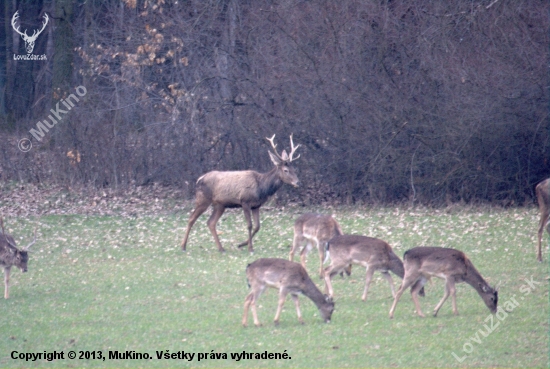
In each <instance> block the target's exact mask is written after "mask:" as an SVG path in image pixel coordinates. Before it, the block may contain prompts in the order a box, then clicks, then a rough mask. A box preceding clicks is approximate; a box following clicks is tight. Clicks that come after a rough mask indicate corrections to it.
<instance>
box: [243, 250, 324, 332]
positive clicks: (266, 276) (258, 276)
mask: <svg viewBox="0 0 550 369" xmlns="http://www.w3.org/2000/svg"><path fill="white" fill-rule="evenodd" d="M246 278H247V280H248V285H249V286H250V288H251V291H250V293H249V294H248V295H247V296H246V299H245V300H244V315H243V321H242V324H243V326H244V327H246V326H247V324H248V323H247V322H248V309H249V308H250V307H251V308H252V316H253V318H254V324H255V325H256V326H257V327H258V326H260V325H261V323H260V321H259V320H258V313H257V311H256V302H257V301H258V299H259V298H260V295H261V294H262V292H263V291H264V290H265V289H266V287H272V288H277V289H278V290H279V303H278V306H277V313H276V314H275V319H274V323H275V325H278V324H279V317H280V316H281V311H282V309H283V304H284V303H285V299H286V296H287V294H289V293H290V296H291V297H292V300H293V301H294V304H295V305H296V313H297V314H298V320H299V321H300V323H301V324H304V320H303V319H302V313H301V312H300V302H299V301H298V295H299V294H303V295H305V296H307V297H309V298H310V299H311V301H313V303H314V304H315V305H316V306H317V308H318V309H319V312H320V313H321V317H322V318H323V320H324V321H325V323H330V318H331V316H332V312H333V311H334V302H333V301H332V299H331V298H330V297H328V296H326V295H323V293H322V292H321V291H319V289H318V288H317V286H315V283H313V281H312V280H311V278H309V275H308V274H307V272H306V270H305V268H304V267H303V266H302V265H300V264H298V263H295V262H293V261H288V260H284V259H258V260H256V261H255V262H253V263H252V264H248V266H247V267H246Z"/></svg>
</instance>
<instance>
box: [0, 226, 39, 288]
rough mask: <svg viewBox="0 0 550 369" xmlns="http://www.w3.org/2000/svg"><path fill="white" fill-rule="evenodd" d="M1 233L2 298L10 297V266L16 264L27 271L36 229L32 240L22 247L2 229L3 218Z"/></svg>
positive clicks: (23, 270)
mask: <svg viewBox="0 0 550 369" xmlns="http://www.w3.org/2000/svg"><path fill="white" fill-rule="evenodd" d="M0 226H1V228H2V234H1V235H0V266H1V267H3V268H4V298H5V299H7V298H9V297H10V288H9V286H10V271H11V267H12V266H16V267H18V268H19V269H21V271H22V272H23V273H25V272H26V271H27V262H28V260H29V254H28V251H29V248H30V247H31V246H32V245H33V244H34V243H35V242H36V231H35V232H34V240H33V241H32V242H31V243H30V244H28V245H27V246H26V247H23V248H22V249H18V248H17V246H16V245H15V240H14V239H13V237H12V236H11V235H9V234H7V233H6V231H5V230H4V220H3V219H2V218H0Z"/></svg>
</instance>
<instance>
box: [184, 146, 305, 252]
mask: <svg viewBox="0 0 550 369" xmlns="http://www.w3.org/2000/svg"><path fill="white" fill-rule="evenodd" d="M266 139H267V140H268V141H269V142H270V143H271V147H272V148H273V152H271V151H269V150H268V153H269V157H270V158H271V161H272V162H273V164H274V166H275V167H274V168H273V169H272V170H271V171H269V172H267V173H258V172H256V171H253V170H242V171H211V172H208V173H206V174H204V175H202V176H201V177H199V179H198V180H197V189H196V193H195V210H193V213H192V214H191V216H190V217H189V221H188V223H187V229H186V231H185V236H184V238H183V242H182V243H181V248H182V250H183V251H186V245H187V239H188V238H189V232H190V231H191V227H193V224H195V221H196V220H197V218H198V217H199V216H201V214H202V213H204V212H205V211H206V209H208V207H209V206H210V205H212V207H213V208H214V210H213V211H212V215H211V216H210V218H209V219H208V221H207V222H206V223H207V225H208V228H209V229H210V232H211V233H212V236H213V237H214V241H215V242H216V245H217V246H218V250H219V251H220V252H225V249H224V248H223V247H222V244H221V243H220V240H219V238H218V233H217V232H216V223H218V220H219V219H220V217H221V216H222V215H223V213H224V211H225V209H226V208H239V207H240V208H242V209H243V213H244V216H245V218H246V222H247V225H248V239H247V240H246V241H244V242H242V243H240V244H239V245H238V247H243V246H245V245H248V251H249V252H250V253H253V252H254V249H253V246H252V238H253V237H254V235H255V234H256V233H257V232H258V231H259V230H260V207H261V206H262V205H263V204H264V203H265V202H266V201H267V200H268V199H269V197H270V196H272V195H273V194H275V192H277V190H278V189H279V188H280V187H281V186H282V185H283V183H287V184H290V185H292V186H294V187H299V184H300V181H299V179H298V176H297V175H296V171H295V169H294V167H293V166H291V163H292V162H293V161H294V160H296V159H298V158H299V157H300V155H298V156H297V157H296V158H294V157H293V156H294V153H295V152H296V150H297V149H298V148H299V147H300V145H297V146H294V142H293V141H292V135H290V147H291V150H290V154H287V152H286V150H283V151H282V153H281V155H279V154H278V153H277V145H276V144H274V143H273V140H274V139H275V135H273V137H271V138H266ZM251 214H252V217H253V218H254V223H255V226H254V229H252V226H253V224H252V219H251Z"/></svg>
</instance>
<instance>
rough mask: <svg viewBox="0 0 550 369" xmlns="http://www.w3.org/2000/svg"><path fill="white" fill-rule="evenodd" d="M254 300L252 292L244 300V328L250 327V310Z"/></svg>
mask: <svg viewBox="0 0 550 369" xmlns="http://www.w3.org/2000/svg"><path fill="white" fill-rule="evenodd" d="M253 299H254V296H253V292H250V293H249V294H248V295H246V298H245V299H244V314H243V321H242V324H243V327H246V326H248V308H249V307H250V305H251V304H252V301H253Z"/></svg>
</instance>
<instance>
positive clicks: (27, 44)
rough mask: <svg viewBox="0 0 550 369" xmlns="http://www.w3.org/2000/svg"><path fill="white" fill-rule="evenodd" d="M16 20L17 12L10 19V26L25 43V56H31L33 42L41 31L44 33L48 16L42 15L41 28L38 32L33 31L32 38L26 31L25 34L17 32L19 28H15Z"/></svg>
mask: <svg viewBox="0 0 550 369" xmlns="http://www.w3.org/2000/svg"><path fill="white" fill-rule="evenodd" d="M17 18H19V11H16V12H15V14H14V15H13V17H12V18H11V26H12V27H13V29H14V31H15V32H17V33H19V34H20V35H21V37H22V38H23V41H25V49H26V50H27V54H31V53H32V51H33V50H34V42H35V41H36V38H37V37H38V35H40V34H41V33H42V31H44V28H46V25H47V24H48V20H49V17H48V14H46V13H44V23H42V28H41V29H40V31H37V30H34V31H33V33H32V36H29V35H27V30H25V32H21V31H19V27H16V26H15V22H16V20H17Z"/></svg>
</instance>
